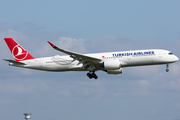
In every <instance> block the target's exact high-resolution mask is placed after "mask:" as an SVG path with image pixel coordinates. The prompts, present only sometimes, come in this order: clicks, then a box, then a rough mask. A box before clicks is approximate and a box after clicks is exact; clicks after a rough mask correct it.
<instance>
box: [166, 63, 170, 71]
mask: <svg viewBox="0 0 180 120" xmlns="http://www.w3.org/2000/svg"><path fill="white" fill-rule="evenodd" d="M168 67H169V64H167V65H166V72H169V69H168Z"/></svg>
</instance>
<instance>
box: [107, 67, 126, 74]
mask: <svg viewBox="0 0 180 120" xmlns="http://www.w3.org/2000/svg"><path fill="white" fill-rule="evenodd" d="M122 71H123V70H122V68H120V69H117V70H107V74H122Z"/></svg>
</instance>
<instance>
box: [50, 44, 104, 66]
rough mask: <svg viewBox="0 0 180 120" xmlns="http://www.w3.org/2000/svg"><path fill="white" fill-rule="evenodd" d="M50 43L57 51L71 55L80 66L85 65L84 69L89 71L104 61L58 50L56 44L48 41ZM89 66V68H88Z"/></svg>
mask: <svg viewBox="0 0 180 120" xmlns="http://www.w3.org/2000/svg"><path fill="white" fill-rule="evenodd" d="M48 43H49V44H50V45H51V46H52V47H53V48H54V49H56V50H58V51H60V52H63V53H65V54H68V55H70V57H71V58H73V59H74V60H73V61H75V60H78V61H79V63H78V65H79V64H81V63H82V64H83V67H84V68H87V70H94V69H95V68H96V66H97V65H98V64H100V63H102V62H103V61H102V60H101V59H98V58H94V57H91V56H87V55H82V54H79V53H75V52H71V51H67V50H63V49H61V48H58V47H57V46H55V45H54V44H52V43H51V42H49V41H48ZM87 66H89V67H87Z"/></svg>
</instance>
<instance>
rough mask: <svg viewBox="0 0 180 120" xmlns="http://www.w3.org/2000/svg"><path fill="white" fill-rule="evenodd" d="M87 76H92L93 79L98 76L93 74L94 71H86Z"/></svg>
mask: <svg viewBox="0 0 180 120" xmlns="http://www.w3.org/2000/svg"><path fill="white" fill-rule="evenodd" d="M87 76H88V77H89V78H90V79H92V78H94V79H98V76H97V75H96V74H95V72H91V71H90V72H88V73H87Z"/></svg>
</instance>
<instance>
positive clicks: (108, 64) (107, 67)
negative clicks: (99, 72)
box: [100, 60, 121, 70]
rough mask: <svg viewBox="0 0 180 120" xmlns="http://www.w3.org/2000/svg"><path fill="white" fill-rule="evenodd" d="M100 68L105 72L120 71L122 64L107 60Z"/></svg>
mask: <svg viewBox="0 0 180 120" xmlns="http://www.w3.org/2000/svg"><path fill="white" fill-rule="evenodd" d="M100 66H101V67H103V68H104V69H105V70H117V69H120V67H121V64H120V61H119V60H107V61H104V62H103V63H102V64H101V65H100Z"/></svg>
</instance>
